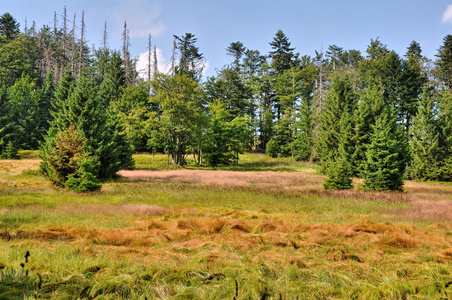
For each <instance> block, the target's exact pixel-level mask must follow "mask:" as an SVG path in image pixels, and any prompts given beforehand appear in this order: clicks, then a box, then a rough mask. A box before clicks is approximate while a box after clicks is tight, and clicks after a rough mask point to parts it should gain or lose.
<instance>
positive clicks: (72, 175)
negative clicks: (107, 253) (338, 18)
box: [0, 9, 452, 190]
mask: <svg viewBox="0 0 452 300" xmlns="http://www.w3.org/2000/svg"><path fill="white" fill-rule="evenodd" d="M77 22H78V21H77V18H76V16H74V19H73V21H72V23H71V22H69V20H68V18H67V15H66V9H65V10H64V12H63V20H58V17H57V15H56V14H55V17H54V26H53V28H52V27H50V26H44V27H42V28H41V29H39V30H38V29H37V28H35V25H34V24H33V26H31V27H30V28H27V26H25V27H26V28H25V30H24V32H20V30H19V23H18V22H17V21H16V20H15V19H14V17H13V16H11V15H10V14H9V13H5V14H3V15H2V16H1V17H0V156H1V157H2V158H15V157H17V151H18V150H19V149H38V148H39V149H41V156H42V158H43V164H42V170H43V172H44V174H46V175H47V176H48V177H49V178H50V179H51V180H52V181H53V182H54V183H55V184H57V185H61V186H67V187H70V188H73V189H75V190H77V189H80V190H84V189H87V190H90V189H97V188H99V180H103V179H107V178H110V177H112V176H114V174H115V173H116V172H117V171H118V170H119V169H121V168H127V167H129V168H130V167H133V161H132V159H131V154H132V153H133V152H139V151H147V152H152V153H156V152H164V153H167V154H168V160H171V162H172V163H174V164H178V165H183V164H184V163H186V161H187V159H191V160H193V162H194V163H195V164H199V165H201V164H206V165H211V166H217V165H228V164H233V163H236V162H237V161H238V154H239V153H241V152H243V151H245V150H255V151H262V152H266V153H267V154H268V155H270V156H273V157H277V156H281V157H287V156H292V157H295V158H296V159H297V160H300V161H313V162H316V163H317V164H318V165H319V168H320V170H321V171H322V172H323V173H325V174H326V175H328V176H327V179H326V180H325V183H324V186H325V188H334V189H343V188H350V187H351V184H352V180H351V178H352V177H362V178H364V184H363V185H364V187H365V188H367V189H371V190H400V189H402V187H403V180H404V179H405V178H410V179H419V180H441V181H451V179H452V177H451V174H452V160H451V158H450V152H451V151H452V138H451V131H452V114H451V110H452V93H451V89H452V36H451V35H447V36H446V37H445V38H444V40H443V44H442V45H441V46H440V47H439V49H438V53H437V55H436V58H435V59H434V60H431V59H429V58H427V57H425V56H423V55H422V51H421V47H420V45H419V43H417V42H415V41H413V42H412V43H411V44H410V45H408V47H407V51H406V53H405V54H404V55H403V56H400V55H399V54H397V53H396V52H395V51H393V50H390V49H388V47H387V45H385V44H384V43H382V42H381V41H380V40H379V39H371V41H370V44H369V46H368V47H367V50H366V52H365V53H361V52H360V51H358V50H353V49H351V50H345V49H343V48H341V47H339V46H336V45H331V46H329V47H328V48H327V50H326V51H325V52H323V51H318V52H316V53H315V55H313V56H309V55H301V54H300V53H298V52H295V48H293V47H292V46H291V43H290V41H289V38H288V37H287V36H286V35H285V34H284V32H283V31H282V30H278V31H277V33H276V34H275V36H274V37H273V39H272V40H271V41H270V43H269V45H270V47H271V51H270V52H269V53H261V52H259V51H258V50H251V49H248V48H246V47H245V45H244V44H243V43H241V42H240V41H237V42H232V43H230V44H229V46H228V47H227V48H226V49H225V50H226V53H227V54H228V55H230V56H231V62H230V63H229V64H228V65H225V66H224V67H222V68H221V69H219V70H216V74H215V75H214V76H211V77H208V78H203V77H202V71H203V67H204V64H203V63H204V55H203V54H202V53H201V51H200V49H199V48H198V47H197V45H196V43H197V38H196V37H195V35H193V34H191V33H186V34H184V35H181V36H176V35H175V36H174V45H173V51H172V55H171V62H170V68H169V69H170V70H169V72H168V73H163V72H161V71H159V70H158V68H157V65H158V62H157V57H156V54H155V53H156V52H155V49H156V47H155V45H152V40H151V37H149V49H148V54H147V58H148V63H147V68H146V70H144V72H142V73H143V74H145V75H144V76H139V75H138V74H139V73H140V71H142V70H137V67H136V62H137V61H136V59H134V58H132V57H131V55H130V52H129V49H130V46H131V45H130V40H129V37H128V28H127V23H124V31H123V47H122V49H121V51H119V50H113V49H110V48H109V47H108V43H107V24H105V28H104V40H103V43H102V45H101V47H99V48H94V47H93V48H92V49H90V48H89V47H87V41H86V34H85V32H86V28H85V25H84V16H83V14H82V17H81V20H80V21H79V22H80V25H77ZM70 24H71V25H72V26H70Z"/></svg>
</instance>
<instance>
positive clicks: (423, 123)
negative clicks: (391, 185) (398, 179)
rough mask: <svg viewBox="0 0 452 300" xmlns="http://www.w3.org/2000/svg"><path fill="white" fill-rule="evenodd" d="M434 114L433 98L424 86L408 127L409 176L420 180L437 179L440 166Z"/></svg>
mask: <svg viewBox="0 0 452 300" xmlns="http://www.w3.org/2000/svg"><path fill="white" fill-rule="evenodd" d="M438 125H439V124H438V120H437V116H436V104H435V98H434V96H433V95H432V91H431V89H428V88H424V91H423V93H422V97H421V100H420V103H419V107H418V112H417V115H416V116H415V117H414V118H413V126H412V127H411V128H410V134H411V136H412V138H411V140H410V153H411V162H410V167H409V172H408V173H409V176H410V177H411V178H414V179H421V180H438V179H440V178H439V177H440V176H439V175H440V174H439V171H440V167H441V163H442V161H441V149H440V144H439V143H440V128H439V126H438Z"/></svg>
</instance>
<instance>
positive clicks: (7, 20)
mask: <svg viewBox="0 0 452 300" xmlns="http://www.w3.org/2000/svg"><path fill="white" fill-rule="evenodd" d="M19 25H20V24H19V22H17V21H16V19H14V17H13V16H12V15H11V14H10V13H8V12H7V13H4V14H3V15H1V16H0V37H1V38H2V41H4V42H6V43H8V42H10V41H12V40H13V39H14V38H16V37H17V35H18V34H19V32H20V28H19Z"/></svg>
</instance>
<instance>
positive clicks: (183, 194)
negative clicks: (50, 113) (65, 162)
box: [0, 156, 452, 299]
mask: <svg viewBox="0 0 452 300" xmlns="http://www.w3.org/2000/svg"><path fill="white" fill-rule="evenodd" d="M266 159H267V158H265V157H262V160H263V161H265V160H266ZM250 160H252V162H250V163H253V164H254V163H256V160H257V159H256V157H255V156H253V157H250ZM270 162H271V161H270ZM244 163H246V161H245V159H244ZM278 163H283V161H280V162H278ZM284 163H285V162H284ZM262 164H263V166H262V169H265V168H267V167H268V168H269V169H273V170H277V168H278V166H275V165H271V164H269V165H267V167H265V164H266V163H265V162H262ZM2 166H3V167H4V168H3V169H2ZM287 166H288V169H291V168H292V170H299V171H300V170H302V168H305V167H308V166H307V165H298V163H295V162H290V161H287ZM253 168H258V167H256V166H254V167H253ZM29 169H32V170H33V169H36V166H34V165H33V162H30V165H28V166H27V165H22V164H21V162H20V161H18V162H16V163H12V162H10V161H8V162H0V299H32V298H51V299H77V298H79V299H297V298H298V299H410V298H411V299H435V298H436V299H448V298H451V297H452V284H451V283H452V271H451V268H450V264H451V262H452V235H451V234H450V232H451V230H452V223H451V222H450V220H447V219H443V218H442V217H443V216H444V215H439V214H435V213H431V212H430V211H429V210H426V208H428V207H429V206H428V205H430V206H434V205H435V203H436V204H438V205H440V207H441V209H442V210H446V209H447V208H449V204H448V203H449V202H450V200H452V199H451V196H450V195H451V194H450V191H449V190H448V187H447V186H442V189H443V190H437V189H436V188H435V186H436V185H435V184H425V187H427V189H425V190H424V189H421V188H420V186H419V185H417V183H415V184H413V187H410V184H408V185H407V192H406V193H365V192H360V191H347V192H325V191H322V190H321V189H320V188H315V187H309V188H298V187H297V186H295V185H294V186H289V187H284V186H281V187H279V186H278V185H259V184H249V185H243V186H233V185H228V186H226V185H219V184H202V183H183V182H167V181H160V182H157V181H143V180H142V181H127V180H124V179H122V180H117V181H114V182H109V183H106V184H104V187H103V190H102V191H101V192H96V193H92V194H78V193H73V192H68V191H65V190H60V189H54V188H51V187H50V186H49V185H46V183H45V181H44V180H43V179H42V177H41V176H40V175H38V174H37V173H33V172H24V171H26V170H29ZM303 174H304V175H303V176H307V177H309V176H313V178H314V179H312V180H305V179H300V180H299V181H297V184H299V185H303V184H306V185H312V183H313V182H314V183H316V182H317V181H318V178H317V177H315V176H317V175H313V172H304V173H303ZM283 175H284V174H283ZM303 178H304V177H303ZM316 184H317V183H316ZM318 185H319V186H320V184H318ZM429 187H430V188H429ZM410 212H412V213H415V214H416V219H414V218H413V215H412V214H411V213H410ZM419 216H421V217H422V216H424V217H425V218H424V219H422V220H423V221H422V222H417V221H416V222H414V221H413V220H420V219H419V218H417V217H419ZM27 252H29V253H30V256H29V257H28V258H27V260H28V262H26V263H25V254H26V253H27ZM21 264H23V266H21Z"/></svg>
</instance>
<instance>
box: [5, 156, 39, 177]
mask: <svg viewBox="0 0 452 300" xmlns="http://www.w3.org/2000/svg"><path fill="white" fill-rule="evenodd" d="M40 163H41V160H40V159H21V160H13V159H2V160H0V174H8V175H18V174H21V173H22V172H23V171H26V170H38V169H39V164H40Z"/></svg>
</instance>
